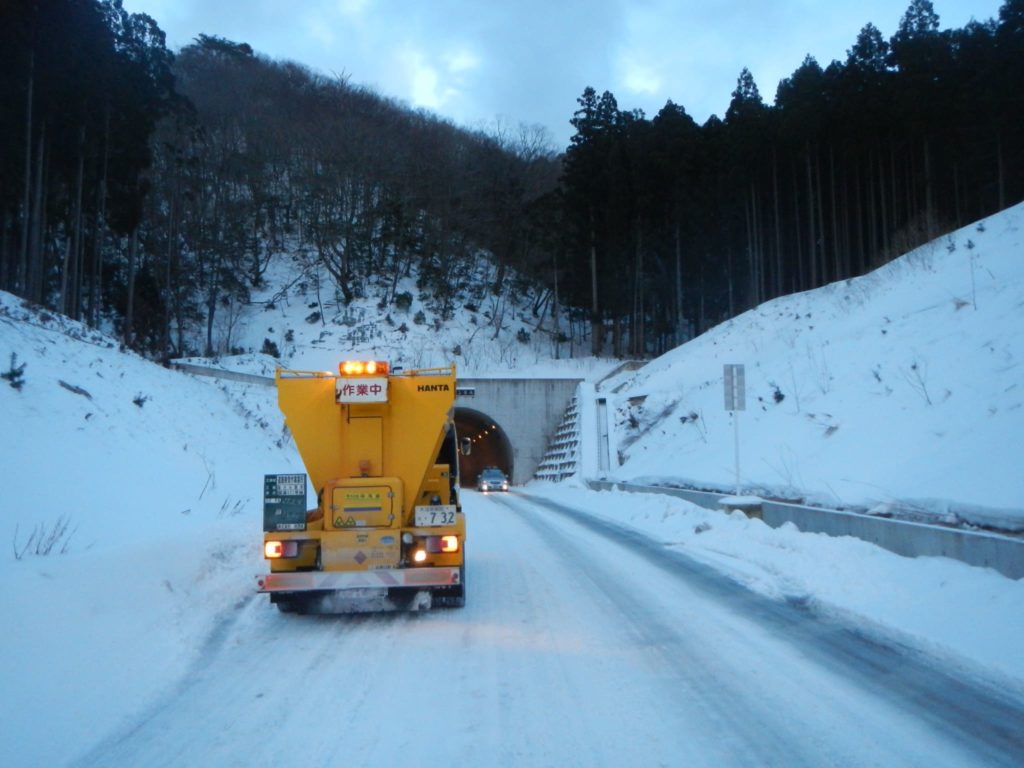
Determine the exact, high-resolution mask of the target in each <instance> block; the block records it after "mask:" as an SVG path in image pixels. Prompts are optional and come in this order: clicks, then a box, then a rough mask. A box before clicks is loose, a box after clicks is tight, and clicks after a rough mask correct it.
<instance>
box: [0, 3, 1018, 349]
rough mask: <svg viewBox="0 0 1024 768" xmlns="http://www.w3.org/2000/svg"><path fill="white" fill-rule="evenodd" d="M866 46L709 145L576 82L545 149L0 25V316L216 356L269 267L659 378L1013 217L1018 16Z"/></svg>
mask: <svg viewBox="0 0 1024 768" xmlns="http://www.w3.org/2000/svg"><path fill="white" fill-rule="evenodd" d="M865 21H866V23H865V24H864V26H863V27H862V28H861V29H860V30H859V32H858V31H857V30H851V31H850V45H849V48H848V50H847V55H846V58H845V60H843V61H832V62H818V61H816V60H814V59H813V58H811V57H810V56H807V57H806V58H804V59H803V61H795V62H794V65H795V69H794V70H793V73H792V74H791V75H790V76H789V77H787V78H785V79H783V80H782V81H781V82H779V83H778V84H777V87H775V89H774V94H771V95H766V94H765V93H762V90H761V88H759V87H758V84H757V83H756V82H755V78H754V74H756V73H752V72H750V71H748V70H747V69H743V70H742V71H740V72H739V73H738V76H737V81H736V87H735V90H734V91H733V92H732V98H731V101H730V102H729V107H728V109H727V110H726V112H725V114H724V115H722V116H715V115H713V116H711V117H710V118H709V119H707V120H706V121H705V122H704V123H703V124H698V123H697V122H696V121H695V120H694V119H693V118H692V117H691V116H690V115H689V114H688V113H687V111H686V108H685V106H684V105H682V104H676V103H674V102H672V101H669V102H667V103H666V104H665V106H664V107H663V108H662V109H661V110H660V111H659V112H658V113H657V114H656V115H653V116H649V115H645V114H644V113H642V112H640V111H638V110H631V109H629V108H628V106H622V107H620V105H619V103H618V102H617V100H616V98H615V96H614V95H613V94H612V93H610V92H609V91H606V90H604V91H602V90H601V89H600V88H595V87H591V86H589V85H587V84H586V83H580V89H581V94H580V96H579V98H578V99H577V103H576V104H575V105H573V104H567V105H566V120H567V122H570V123H571V125H572V127H573V129H574V135H573V136H572V138H571V141H570V143H569V145H568V146H567V147H564V148H556V147H554V146H552V143H551V141H550V139H549V138H548V134H547V132H546V131H545V130H544V129H543V128H540V127H527V126H517V127H510V126H508V125H503V124H500V123H497V122H496V123H495V125H494V126H493V127H492V128H490V129H487V130H468V129H465V128H462V127H459V126H456V125H454V124H453V123H451V122H449V121H447V120H445V119H443V118H441V117H439V116H437V115H435V114H432V113H429V112H426V111H423V110H414V109H412V108H410V107H408V106H407V105H405V104H403V103H400V102H398V101H396V100H394V99H391V98H389V97H388V96H387V95H384V94H379V93H376V92H375V91H373V90H372V89H369V88H367V87H364V86H360V85H358V84H354V83H352V82H350V81H349V79H348V78H345V77H338V76H326V75H324V74H321V73H317V72H314V71H312V70H311V69H309V68H307V67H305V66H304V65H303V64H301V63H299V62H292V61H276V60H271V59H269V58H268V57H266V56H263V55H262V54H260V53H259V52H258V51H254V50H253V49H252V48H251V47H250V46H249V45H248V44H247V43H245V42H236V41H231V40H228V39H225V38H222V37H219V36H217V35H215V34H209V35H200V36H199V37H197V38H196V39H195V40H193V41H192V42H190V43H189V44H188V45H186V46H184V47H182V48H181V49H180V50H176V51H171V50H169V49H168V47H167V43H166V38H165V35H164V33H163V31H162V30H161V29H160V27H159V25H158V24H157V23H156V21H154V20H153V19H152V18H150V17H149V16H146V15H144V14H133V13H129V12H127V11H126V10H125V9H124V8H123V6H122V4H121V0H4V2H3V3H2V4H0V104H3V108H2V109H0V289H2V290H5V291H9V292H11V293H13V294H16V295H18V296H20V297H23V298H24V299H26V300H27V301H30V302H32V303H35V304H38V305H41V306H44V307H46V308H48V309H49V310H51V311H53V312H57V313H62V314H65V315H67V316H69V317H71V318H73V319H76V320H81V321H83V322H85V323H86V324H88V325H90V326H93V327H103V328H106V329H108V330H111V331H112V332H114V333H116V334H117V335H118V337H119V338H120V339H122V341H123V343H124V345H125V346H126V347H128V348H131V349H134V350H136V351H139V352H140V353H142V354H145V355H147V356H149V357H152V358H154V359H161V360H162V359H168V358H173V357H177V356H183V355H188V354H208V355H214V354H221V353H228V352H231V351H233V350H232V348H231V342H230V334H228V335H227V336H226V337H225V336H223V335H218V334H215V332H214V329H215V328H224V327H228V328H230V325H231V320H232V318H233V317H234V316H236V315H237V313H238V312H239V310H240V308H241V307H242V306H244V305H245V303H246V302H247V301H249V296H250V291H251V290H252V289H253V288H254V287H258V286H261V285H262V284H263V280H264V273H265V271H266V269H267V267H268V264H269V263H270V261H271V259H272V258H274V257H275V256H276V255H278V254H281V253H283V252H288V253H291V254H293V256H294V258H295V259H296V265H297V266H296V268H297V278H298V277H299V276H300V275H302V274H303V266H305V267H307V268H308V272H307V273H308V274H324V275H329V276H330V281H329V283H325V284H323V285H318V286H317V289H318V290H320V291H323V292H325V293H330V294H331V295H332V296H336V297H337V299H338V301H339V302H340V303H341V304H345V303H347V302H351V301H353V300H355V299H356V298H367V297H370V298H373V299H375V300H376V301H377V303H378V305H379V306H380V307H381V310H382V315H383V314H384V312H385V311H386V310H387V308H388V307H389V306H390V305H392V304H394V303H395V302H396V300H398V284H399V283H398V281H399V280H400V279H401V278H402V277H404V276H408V275H415V276H416V277H417V280H418V285H419V287H420V290H421V291H422V292H423V293H424V294H425V295H428V296H429V297H430V306H431V308H432V309H433V311H434V312H435V313H436V317H437V318H439V319H440V320H441V321H443V320H445V319H447V318H450V317H451V316H452V315H453V314H454V313H455V312H456V311H458V309H459V308H460V302H465V301H466V300H467V298H466V297H467V296H473V295H474V294H475V293H480V292H484V293H492V294H504V293H507V294H511V295H515V296H517V297H520V298H521V299H523V300H524V301H529V302H531V304H532V306H533V311H534V314H535V317H536V320H537V328H538V330H539V331H543V332H550V333H552V334H559V335H560V336H565V335H566V334H569V335H570V336H571V337H573V340H574V341H577V342H580V343H581V344H582V345H583V346H584V348H586V349H587V350H588V351H590V352H592V353H593V354H598V355H612V356H618V357H626V356H632V357H639V358H644V357H650V356H652V355H656V354H660V353H662V352H664V351H666V350H667V349H670V348H672V347H674V346H676V345H678V344H680V343H682V342H683V341H686V340H687V339H689V338H691V337H692V336H694V335H696V334H699V333H701V332H703V331H704V330H706V329H707V328H709V327H711V326H712V325H715V324H717V323H719V322H722V321H723V320H726V319H728V318H730V317H733V316H735V315H737V314H739V313H741V312H743V311H745V310H747V309H749V308H751V307H753V306H756V305H757V304H760V303H762V302H764V301H766V300H769V299H771V298H774V297H776V296H780V295H783V294H789V293H793V292H796V291H802V290H807V289H810V288H814V287H818V286H821V285H825V284H827V283H830V282H834V281H837V280H843V279H846V278H850V277H854V276H857V275H861V274H864V273H865V272H867V271H869V270H871V269H874V268H876V267H878V266H880V265H882V264H884V263H885V262H887V261H889V260H891V259H892V258H895V257H896V256H899V255H900V254H902V253H905V252H906V251H908V250H910V249H912V248H913V247H915V246H917V245H920V244H922V243H925V242H928V241H930V240H933V239H935V238H938V237H941V236H942V235H943V234H945V233H947V232H949V231H951V230H953V229H955V228H958V227H960V226H963V225H965V224H967V223H970V222H972V221H975V220H978V219H981V218H984V217H985V216H988V215H990V214H992V213H994V212H997V211H999V210H1002V209H1004V208H1006V207H1008V206H1010V205H1013V204H1015V203H1018V202H1020V201H1021V200H1024V0H1005V1H1004V2H1003V3H1002V4H1001V6H1000V7H999V8H998V10H997V12H996V14H995V16H994V17H993V18H991V19H988V20H983V21H972V22H970V23H969V24H968V25H967V26H965V27H964V28H961V29H946V28H943V27H942V25H941V23H940V19H939V17H938V15H937V14H936V12H935V9H934V7H933V5H932V3H931V2H930V0H911V2H910V4H909V6H908V7H907V9H906V11H905V13H904V14H903V16H902V19H901V21H900V23H899V27H898V29H897V31H896V32H895V33H894V34H893V35H892V37H891V38H889V39H886V37H885V36H883V35H882V33H881V32H880V31H879V29H877V28H876V27H875V26H874V25H873V24H871V23H870V22H869V21H867V20H865ZM552 66H557V62H553V63H552ZM775 85H776V84H766V83H762V84H761V86H762V88H763V87H766V86H775ZM482 259H487V260H490V261H492V262H493V265H494V269H493V271H492V272H491V274H492V275H493V276H494V277H493V280H491V281H489V282H488V284H486V285H479V284H477V281H475V280H474V275H475V274H476V269H475V267H476V265H477V264H478V263H479V262H480V260H482ZM197 338H199V339H203V340H204V341H203V343H202V344H200V345H196V344H195V341H194V340H195V339H197ZM194 347H195V348H194Z"/></svg>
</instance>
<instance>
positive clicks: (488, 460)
mask: <svg viewBox="0 0 1024 768" xmlns="http://www.w3.org/2000/svg"><path fill="white" fill-rule="evenodd" d="M455 430H456V432H457V433H458V436H459V440H462V439H463V438H466V437H468V438H469V439H470V440H472V441H473V450H472V452H471V453H470V455H469V456H460V457H459V475H460V480H461V483H462V485H463V486H465V487H467V488H471V487H472V486H473V485H475V484H476V477H477V475H479V474H480V471H481V470H482V469H483V468H484V467H497V468H498V469H500V470H501V471H502V472H504V473H505V474H506V475H508V478H509V481H511V480H512V477H513V475H512V470H513V468H514V467H513V464H514V462H513V459H512V443H510V442H509V440H508V436H507V435H506V434H505V431H504V430H503V429H502V428H501V427H499V426H498V425H497V424H495V423H494V421H493V420H492V419H491V418H490V417H489V416H488V415H487V414H485V413H481V412H480V411H474V410H473V409H471V408H456V409H455Z"/></svg>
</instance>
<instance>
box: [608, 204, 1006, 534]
mask: <svg viewBox="0 0 1024 768" xmlns="http://www.w3.org/2000/svg"><path fill="white" fill-rule="evenodd" d="M1022 223H1024V204H1022V205H1018V206H1016V207H1014V208H1011V209H1009V210H1007V211H1004V212H1003V213H1001V214H999V215H996V216H993V217H991V218H989V219H987V220H985V221H981V222H978V223H976V224H974V225H971V226H969V227H965V228H964V229H961V230H959V231H957V232H955V233H953V234H952V235H950V236H948V237H945V238H942V239H940V240H936V241H934V242H933V243H930V244H929V245H926V246H924V247H922V248H919V249H917V250H915V251H913V252H911V253H909V254H907V255H905V256H903V257H902V258H900V259H897V260H896V261H893V262H891V263H890V264H887V265H886V266H884V267H882V268H881V269H878V270H876V271H875V272H872V273H871V274H868V275H866V276H864V277H861V278H857V279H853V280H846V281H843V282H839V283H834V284H832V285H828V286H825V287H823V288H820V289H818V290H814V291H809V292H806V293H801V294H797V295H792V296H786V297H783V298H779V299H776V300H774V301H770V302H768V303H766V304H764V305H762V306H760V307H757V308H755V309H753V310H750V311H749V312H746V313H745V314H743V315H741V316H739V317H736V318H734V319H733V320H730V321H728V322H726V323H723V324H722V325H720V326H718V327H717V328H715V329H713V330H711V331H710V332H708V333H706V334H704V335H703V336H701V337H699V338H697V339H695V340H693V341H691V342H690V343H688V344H685V345H683V346H681V347H679V348H677V349H675V350H673V351H671V352H669V353H668V354H666V355H664V356H663V357H661V358H659V359H657V360H655V361H653V362H651V363H650V364H648V365H647V366H645V367H644V368H643V369H641V370H640V371H638V372H636V373H635V374H633V375H632V376H631V378H629V379H628V381H614V382H610V384H611V385H613V386H614V385H622V386H621V389H619V388H617V391H616V392H615V394H613V395H612V397H613V398H614V402H615V405H616V430H615V431H616V435H617V438H618V443H619V449H620V459H621V466H617V467H615V468H614V470H613V471H612V473H611V477H613V478H614V479H619V480H631V481H638V482H652V483H673V484H684V485H695V486H697V487H704V488H716V489H724V490H730V491H731V490H733V488H734V473H735V469H734V467H735V460H734V456H735V450H734V431H733V423H732V421H731V418H730V414H729V413H728V412H726V411H725V409H724V395H723V383H722V378H723V373H722V372H723V365H724V364H729V363H741V364H744V365H745V370H746V384H747V410H746V411H743V412H741V413H740V416H739V432H740V440H741V448H740V469H741V485H742V488H743V490H744V491H746V492H754V493H758V494H762V495H765V494H769V495H775V496H782V497H788V498H802V499H806V500H808V501H810V502H812V503H820V504H825V505H828V506H841V507H848V508H860V509H867V510H873V511H875V512H878V513H890V512H894V511H895V512H899V513H903V514H910V515H912V514H915V513H916V514H918V515H920V516H922V517H930V516H939V517H942V518H946V519H949V518H951V517H955V518H960V519H965V520H968V521H972V522H976V523H978V524H981V525H989V524H994V525H997V526H999V527H1013V528H1017V529H1024V471H1022V467H1024V441H1022V440H1021V437H1020V436H1021V434H1024V407H1022V406H1024V367H1022V363H1024V237H1022V230H1024V227H1022ZM606 389H611V386H609V387H606ZM613 464H614V461H613Z"/></svg>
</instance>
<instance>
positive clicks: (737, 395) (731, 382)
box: [725, 364, 747, 411]
mask: <svg viewBox="0 0 1024 768" xmlns="http://www.w3.org/2000/svg"><path fill="white" fill-rule="evenodd" d="M746 378H747V376H746V372H745V371H744V370H743V366H742V365H731V364H727V365H726V366H725V410H727V411H745V410H746V409H747V383H746Z"/></svg>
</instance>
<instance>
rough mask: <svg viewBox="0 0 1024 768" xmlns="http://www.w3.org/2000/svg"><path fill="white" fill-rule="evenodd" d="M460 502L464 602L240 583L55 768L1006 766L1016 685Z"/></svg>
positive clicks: (685, 571)
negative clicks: (277, 601)
mask: <svg viewBox="0 0 1024 768" xmlns="http://www.w3.org/2000/svg"><path fill="white" fill-rule="evenodd" d="M464 503H465V508H466V511H467V514H468V516H469V541H468V550H467V553H468V554H467V556H468V573H467V582H468V590H469V594H468V602H467V606H466V608H464V609H462V610H435V611H431V612H428V613H424V614H388V615H373V616H355V617H352V616H349V617H312V616H293V615H283V614H279V613H278V612H277V611H276V610H273V609H272V608H271V607H270V606H269V605H268V604H267V602H266V599H265V598H263V597H259V598H257V597H255V596H253V597H247V598H244V599H242V601H241V602H240V603H239V605H238V606H237V607H236V609H234V610H232V611H230V612H228V613H226V614H225V615H224V616H223V618H222V620H221V621H220V623H219V624H218V625H217V628H216V630H215V631H214V633H213V634H212V635H211V636H210V637H209V639H208V641H207V643H206V645H205V647H204V648H203V650H202V652H201V653H200V654H199V658H198V659H197V661H196V663H195V665H194V666H193V668H192V669H191V670H190V672H189V673H188V674H187V675H186V676H185V677H184V678H183V679H182V680H181V681H180V682H179V683H178V684H177V685H176V686H175V687H174V688H173V689H172V690H169V691H166V692H165V693H164V694H163V695H162V697H161V698H160V699H159V700H157V701H156V702H155V703H154V704H153V705H152V706H151V707H150V708H149V709H148V710H147V711H145V712H141V713H139V715H138V717H136V718H134V720H133V721H132V722H130V723H128V724H127V726H126V727H124V728H123V729H121V730H119V731H117V732H115V733H112V734H109V735H107V736H103V735H102V734H97V737H98V738H99V742H98V744H97V745H96V746H95V747H93V748H92V749H91V750H90V751H89V752H88V753H87V754H85V755H83V756H82V757H81V759H80V760H78V761H77V762H76V763H74V764H75V765H80V766H99V765H102V766H128V765H145V766H186V765H187V766H192V765H211V766H212V765H217V766H272V765H273V766H282V765H284V766H291V765H304V766H309V765H317V766H333V765H347V766H360V765H381V766H388V765H404V766H419V765H423V766H426V765H438V764H443V763H459V764H462V765H467V766H477V765H480V766H491V765H500V766H548V765H551V766H577V765H578V766H601V765H608V766H613V765H614V766H621V765H623V764H631V765H634V766H637V767H639V766H655V765H665V766H684V765H685V766H688V767H691V768H692V767H695V766H741V765H742V766H751V765H759V766H769V765H774V766H787V767H789V766H830V765H834V766H869V765H871V766H894V765H899V766H928V768H939V767H940V766H982V765H999V766H1014V765H1016V766H1019V765H1020V764H1021V762H1020V761H1021V757H1020V756H1021V755H1024V701H1021V699H1020V698H1018V697H1017V696H1016V695H1015V694H1012V693H1004V692H1002V691H1000V690H999V689H998V688H997V687H996V686H993V685H990V684H988V683H986V682H984V681H982V680H979V679H977V678H975V677H973V676H971V675H970V674H967V673H964V672H959V671H955V670H954V671H951V670H948V669H944V668H942V666H941V665H940V664H938V663H937V662H934V661H932V660H930V659H929V658H927V657H925V656H923V655H921V654H920V653H919V652H917V651H915V650H913V649H910V648H905V647H902V646H901V645H899V644H898V643H896V642H893V641H889V640H886V639H884V638H881V637H877V636H873V635H872V634H870V633H869V632H867V631H865V630H861V629H858V628H857V627H855V626H851V625H847V624H844V623H842V622H841V621H839V620H837V619H835V618H830V617H825V616H819V615H816V613H815V612H814V611H813V610H812V609H811V608H809V607H808V605H807V604H806V603H805V601H803V600H802V596H801V595H800V594H793V595H790V596H789V598H788V599H787V600H785V601H781V600H771V599H768V598H766V597H763V596H760V595H757V594H755V593H753V592H750V591H748V590H747V589H746V588H744V587H742V586H740V585H738V584H736V583H734V582H733V581H731V580H729V579H728V578H726V577H725V576H723V575H721V573H720V572H718V571H716V570H714V569H713V568H711V567H710V566H708V565H705V564H701V563H699V562H698V561H696V560H694V559H691V558H689V557H687V556H686V555H685V554H684V553H682V552H680V551H679V550H678V549H675V548H670V547H665V546H664V545H661V544H656V543H653V542H652V541H650V540H649V539H646V538H644V537H643V536H641V535H639V534H637V533H635V532H632V531H630V530H627V529H623V528H618V527H617V526H615V525H614V524H612V523H608V522H605V521H601V520H598V519H596V518H592V517H589V516H587V515H584V514H582V513H580V512H579V511H577V510H573V509H572V508H570V507H566V506H562V505H559V504H556V503H555V502H552V501H548V500H543V499H540V498H531V497H529V496H526V495H522V494H517V493H512V494H509V495H507V496H506V495H491V496H487V497H484V496H480V495H478V494H475V493H465V500H464ZM100 737H101V738H100Z"/></svg>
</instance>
